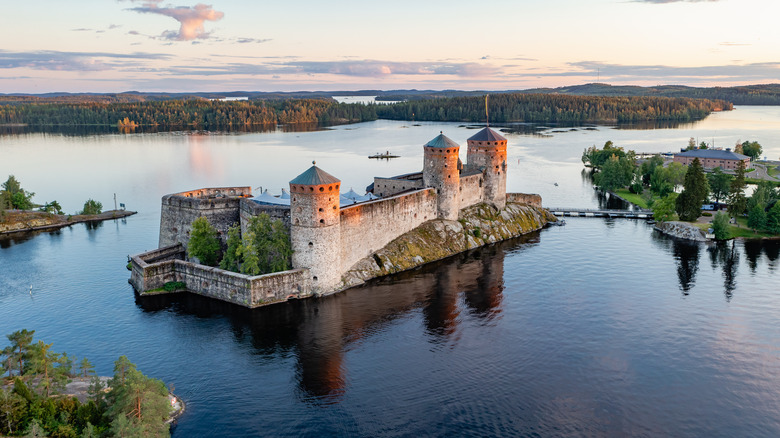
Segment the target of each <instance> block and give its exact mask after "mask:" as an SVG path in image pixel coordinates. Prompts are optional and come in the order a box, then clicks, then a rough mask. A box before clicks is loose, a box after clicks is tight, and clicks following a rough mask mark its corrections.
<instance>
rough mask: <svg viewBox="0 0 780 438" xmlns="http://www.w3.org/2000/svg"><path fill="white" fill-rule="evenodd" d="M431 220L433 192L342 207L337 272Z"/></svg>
mask: <svg viewBox="0 0 780 438" xmlns="http://www.w3.org/2000/svg"><path fill="white" fill-rule="evenodd" d="M435 218H436V194H435V192H434V190H433V189H423V190H418V191H415V192H411V193H408V194H403V195H398V196H394V197H391V198H384V199H381V200H376V201H371V202H366V203H362V204H357V205H354V206H348V207H344V208H342V209H341V266H342V269H341V272H344V271H346V270H347V269H348V268H349V267H350V266H352V265H353V264H355V263H356V262H357V261H358V260H360V259H362V258H363V257H366V256H368V255H370V254H372V253H373V252H374V251H377V250H379V249H380V248H382V247H384V246H385V245H387V243H388V242H390V241H391V240H393V239H395V238H396V237H398V236H400V235H402V234H404V233H406V232H408V231H411V230H413V229H414V228H416V227H418V226H419V225H421V224H423V223H424V222H426V221H429V220H431V219H435Z"/></svg>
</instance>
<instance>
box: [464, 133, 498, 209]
mask: <svg viewBox="0 0 780 438" xmlns="http://www.w3.org/2000/svg"><path fill="white" fill-rule="evenodd" d="M466 144H467V145H468V152H467V158H466V163H467V165H468V166H469V167H475V168H477V169H480V170H482V172H483V174H484V175H485V181H484V185H483V187H484V196H483V201H484V202H487V203H489V204H493V205H494V206H496V208H499V209H502V208H504V207H505V206H506V167H507V166H506V138H504V137H503V136H502V135H501V134H499V133H497V132H496V131H494V130H492V129H490V128H485V129H483V130H481V131H479V132H477V133H476V134H474V135H473V136H471V138H469V139H468V140H466Z"/></svg>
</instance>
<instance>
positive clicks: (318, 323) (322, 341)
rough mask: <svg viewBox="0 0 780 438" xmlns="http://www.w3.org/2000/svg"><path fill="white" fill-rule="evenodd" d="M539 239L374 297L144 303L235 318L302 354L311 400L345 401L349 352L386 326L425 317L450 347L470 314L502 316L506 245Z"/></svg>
mask: <svg viewBox="0 0 780 438" xmlns="http://www.w3.org/2000/svg"><path fill="white" fill-rule="evenodd" d="M537 239H538V236H537V235H535V234H532V235H528V236H524V237H521V238H519V239H516V240H514V241H512V242H503V243H499V244H496V245H494V246H490V247H484V248H481V249H478V250H475V251H473V252H471V253H467V254H463V255H461V256H459V259H458V260H457V261H452V260H450V261H447V262H441V263H434V264H431V265H428V266H425V267H423V268H421V269H420V270H417V271H410V272H404V273H400V274H398V275H396V276H393V277H392V278H388V279H384V280H380V281H376V282H374V283H372V284H371V285H370V287H371V293H365V291H356V293H350V292H349V291H348V292H346V293H343V294H336V295H331V296H328V297H325V298H320V299H316V300H301V301H294V302H291V303H290V305H289V306H284V307H274V308H258V309H254V310H248V309H243V308H239V307H237V306H234V305H230V304H227V303H217V302H214V301H213V300H210V299H207V298H204V297H200V296H197V295H191V294H181V295H162V296H151V297H143V298H142V299H140V300H139V301H138V304H139V305H140V306H142V307H143V308H144V309H146V310H149V311H154V310H158V309H159V308H161V307H164V308H165V307H169V306H170V305H171V303H173V302H177V303H180V304H183V305H179V306H176V307H177V308H178V309H180V310H181V311H183V312H185V313H194V314H197V315H199V316H201V317H202V316H205V315H210V314H212V313H221V314H227V315H228V316H229V317H230V320H231V323H232V324H233V325H234V326H235V328H234V332H235V333H236V334H237V336H238V334H242V335H241V336H243V334H246V332H247V330H248V331H249V334H250V335H251V342H252V345H253V346H254V347H255V349H257V350H258V351H259V352H260V353H261V354H269V355H270V354H275V353H278V351H279V350H280V349H281V350H289V351H291V352H294V353H295V354H296V357H297V372H296V376H297V379H298V384H299V386H300V388H301V389H302V391H303V394H304V395H306V396H313V397H318V398H323V397H324V398H325V399H329V400H332V401H338V397H339V396H340V394H342V393H343V392H344V390H345V386H346V384H347V383H346V382H347V381H348V373H349V370H348V369H347V367H346V365H345V355H346V354H347V352H348V350H349V349H350V348H353V347H354V346H355V345H358V344H359V343H360V342H361V341H363V340H364V339H366V338H367V337H368V336H369V335H370V334H372V333H376V332H382V331H383V330H382V327H384V326H386V325H388V324H392V323H395V322H396V321H398V320H400V319H403V318H408V317H410V316H411V317H412V318H418V317H419V318H422V324H423V327H424V329H425V332H426V333H427V335H428V338H429V340H430V342H431V343H432V344H436V345H446V344H447V343H449V342H452V339H453V337H457V332H458V329H459V325H460V324H461V323H462V321H463V320H464V317H466V316H468V317H471V318H478V319H481V320H491V319H493V318H495V317H496V316H498V315H500V313H501V304H502V300H503V290H504V257H505V251H506V248H507V247H508V246H513V247H514V246H517V245H522V244H525V243H527V242H531V241H536V240H537ZM416 314H417V315H419V316H416Z"/></svg>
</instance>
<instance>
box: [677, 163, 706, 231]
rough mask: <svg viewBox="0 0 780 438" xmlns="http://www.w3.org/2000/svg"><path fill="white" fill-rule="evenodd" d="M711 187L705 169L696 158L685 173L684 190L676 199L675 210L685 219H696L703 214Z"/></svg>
mask: <svg viewBox="0 0 780 438" xmlns="http://www.w3.org/2000/svg"><path fill="white" fill-rule="evenodd" d="M709 193H710V187H709V184H708V183H707V177H705V176H704V169H703V168H702V166H701V162H700V161H699V159H698V158H696V159H694V160H693V162H692V163H691V165H690V166H688V171H687V172H686V173H685V182H684V183H683V191H682V193H680V195H679V196H678V197H677V200H676V201H675V211H677V215H678V216H680V219H681V220H684V221H690V222H692V221H695V220H696V219H698V218H699V216H701V206H702V204H704V202H705V201H707V195H709Z"/></svg>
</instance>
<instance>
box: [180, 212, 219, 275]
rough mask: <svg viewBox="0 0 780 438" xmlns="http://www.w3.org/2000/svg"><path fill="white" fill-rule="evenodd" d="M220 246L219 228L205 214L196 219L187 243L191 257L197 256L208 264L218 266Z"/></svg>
mask: <svg viewBox="0 0 780 438" xmlns="http://www.w3.org/2000/svg"><path fill="white" fill-rule="evenodd" d="M220 248H221V246H220V243H219V237H218V233H217V229H216V228H214V226H213V225H211V223H210V222H209V220H208V219H206V217H204V216H201V217H199V218H197V219H195V220H194V221H193V222H192V231H191V232H190V242H189V244H188V245H187V254H188V255H189V257H196V258H197V259H198V260H199V261H200V263H202V264H204V265H206V266H217V262H218V261H219V255H220V254H219V252H220Z"/></svg>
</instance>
